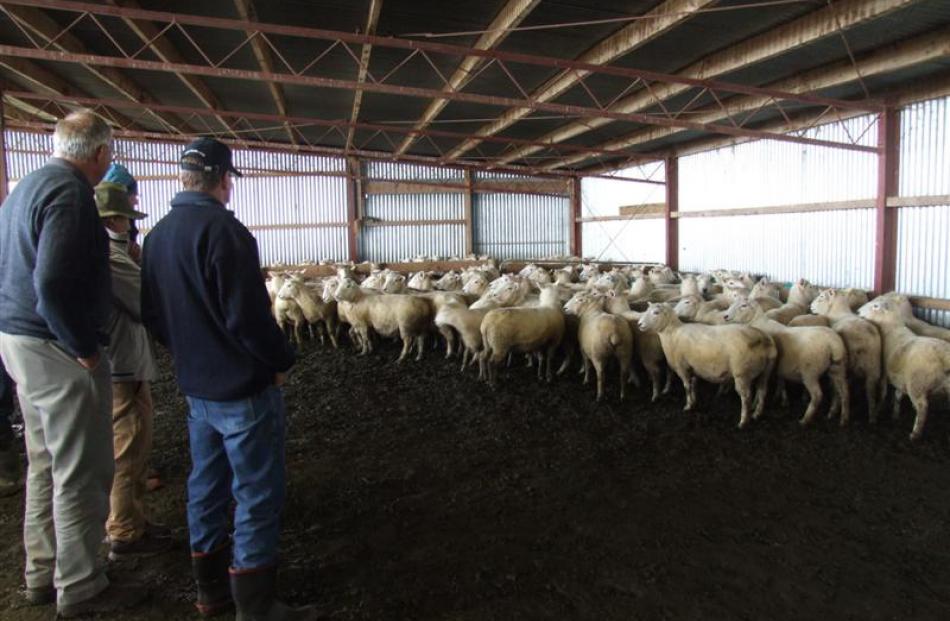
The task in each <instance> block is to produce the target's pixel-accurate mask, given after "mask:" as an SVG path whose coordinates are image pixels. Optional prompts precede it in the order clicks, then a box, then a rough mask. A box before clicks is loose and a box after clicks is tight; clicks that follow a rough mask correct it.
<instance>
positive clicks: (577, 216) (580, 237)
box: [569, 177, 584, 257]
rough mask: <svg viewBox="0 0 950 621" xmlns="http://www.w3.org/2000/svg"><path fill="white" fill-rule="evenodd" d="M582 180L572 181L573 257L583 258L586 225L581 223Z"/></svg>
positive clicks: (577, 178)
mask: <svg viewBox="0 0 950 621" xmlns="http://www.w3.org/2000/svg"><path fill="white" fill-rule="evenodd" d="M581 198H582V197H581V178H580V177H574V178H573V179H571V206H570V210H569V212H570V216H571V218H570V220H571V255H572V256H575V257H582V256H583V253H584V228H583V227H584V223H583V222H582V221H581V215H582V213H581Z"/></svg>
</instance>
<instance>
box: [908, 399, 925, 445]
mask: <svg viewBox="0 0 950 621" xmlns="http://www.w3.org/2000/svg"><path fill="white" fill-rule="evenodd" d="M910 401H911V403H913V404H914V409H915V410H917V416H916V417H915V418H914V430H913V431H911V432H910V439H911V440H912V441H914V442H916V441H917V440H920V436H921V434H923V432H924V424H925V423H926V422H927V393H924V394H922V395H917V396H914V395H911V397H910Z"/></svg>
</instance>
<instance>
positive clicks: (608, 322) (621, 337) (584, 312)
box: [564, 292, 633, 401]
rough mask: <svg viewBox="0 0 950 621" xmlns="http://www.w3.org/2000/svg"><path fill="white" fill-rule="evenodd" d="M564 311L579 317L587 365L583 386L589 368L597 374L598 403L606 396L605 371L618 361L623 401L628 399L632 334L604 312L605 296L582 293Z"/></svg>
mask: <svg viewBox="0 0 950 621" xmlns="http://www.w3.org/2000/svg"><path fill="white" fill-rule="evenodd" d="M564 311H565V312H566V313H568V314H571V315H577V316H578V317H580V324H579V325H578V329H577V340H578V343H579V344H580V351H581V359H582V360H583V362H584V383H585V384H586V383H587V382H588V380H589V375H590V366H591V364H593V365H594V372H595V373H596V375H597V400H598V401H600V400H601V399H602V398H603V396H604V368H605V367H606V366H607V363H608V361H610V360H611V359H615V360H616V361H617V365H618V366H619V367H620V399H621V401H622V400H623V399H624V397H625V396H626V393H625V387H626V384H627V378H628V375H629V373H630V358H631V356H632V355H633V334H632V333H631V332H630V326H629V324H628V323H627V321H626V320H625V319H624V318H622V317H617V316H615V315H612V314H610V313H606V312H604V296H603V295H601V294H598V293H593V292H579V293H576V294H574V296H573V297H572V298H571V299H570V300H568V302H567V304H565V305H564Z"/></svg>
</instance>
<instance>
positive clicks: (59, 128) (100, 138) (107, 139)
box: [53, 109, 112, 162]
mask: <svg viewBox="0 0 950 621" xmlns="http://www.w3.org/2000/svg"><path fill="white" fill-rule="evenodd" d="M111 142H112V128H110V127H109V125H108V124H106V122H105V121H103V120H102V119H101V118H99V117H98V116H96V114H95V113H94V112H93V111H92V110H88V109H86V110H77V111H76V112H72V113H70V114H69V115H67V116H66V117H65V118H63V119H60V120H59V121H58V122H57V123H56V131H55V132H54V133H53V155H55V156H56V157H63V158H67V159H71V160H77V161H81V162H86V161H90V160H93V159H95V157H96V149H98V148H99V147H101V146H105V145H108V144H109V143H111Z"/></svg>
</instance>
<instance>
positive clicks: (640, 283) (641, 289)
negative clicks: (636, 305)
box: [627, 276, 653, 301]
mask: <svg viewBox="0 0 950 621" xmlns="http://www.w3.org/2000/svg"><path fill="white" fill-rule="evenodd" d="M652 292H653V282H652V281H651V280H649V279H648V278H647V277H645V276H640V277H639V278H637V279H636V280H634V281H633V284H632V285H630V290H629V291H628V292H627V295H628V296H629V297H630V299H631V300H632V301H637V300H646V299H647V298H649V297H650V294H651V293H652Z"/></svg>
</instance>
